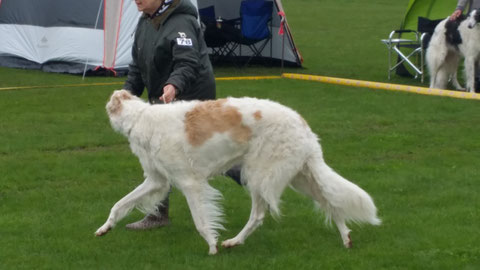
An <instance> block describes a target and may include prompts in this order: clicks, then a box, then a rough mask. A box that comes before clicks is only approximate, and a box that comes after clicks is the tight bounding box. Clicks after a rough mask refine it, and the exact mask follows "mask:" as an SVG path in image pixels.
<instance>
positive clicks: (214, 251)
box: [208, 246, 218, 255]
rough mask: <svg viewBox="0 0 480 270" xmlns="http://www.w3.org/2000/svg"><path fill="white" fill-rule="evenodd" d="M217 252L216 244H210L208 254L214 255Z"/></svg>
mask: <svg viewBox="0 0 480 270" xmlns="http://www.w3.org/2000/svg"><path fill="white" fill-rule="evenodd" d="M217 252H218V248H217V246H210V249H209V250H208V255H215V254H217Z"/></svg>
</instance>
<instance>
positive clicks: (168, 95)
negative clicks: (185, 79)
mask: <svg viewBox="0 0 480 270" xmlns="http://www.w3.org/2000/svg"><path fill="white" fill-rule="evenodd" d="M175 92H176V91H175V86H174V85H173V84H167V85H165V87H163V95H162V96H161V97H160V100H161V101H163V102H164V103H170V102H172V101H173V100H175Z"/></svg>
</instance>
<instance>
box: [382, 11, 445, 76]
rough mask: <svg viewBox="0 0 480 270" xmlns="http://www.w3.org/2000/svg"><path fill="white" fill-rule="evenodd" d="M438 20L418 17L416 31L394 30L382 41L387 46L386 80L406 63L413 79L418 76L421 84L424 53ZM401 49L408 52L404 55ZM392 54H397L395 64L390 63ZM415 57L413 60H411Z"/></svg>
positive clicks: (423, 70)
mask: <svg viewBox="0 0 480 270" xmlns="http://www.w3.org/2000/svg"><path fill="white" fill-rule="evenodd" d="M441 21H442V19H439V20H430V19H428V18H424V17H418V24H417V30H418V31H415V30H409V29H406V30H394V31H392V32H391V33H390V35H389V37H388V39H382V42H383V43H384V44H385V45H387V48H388V79H389V80H390V77H391V75H390V74H391V72H392V71H393V70H397V73H398V69H399V68H400V67H403V66H402V64H403V63H406V64H407V65H408V66H409V67H411V68H412V69H413V72H414V73H415V78H418V76H420V78H421V79H420V80H421V82H422V83H423V81H424V77H425V60H424V59H425V52H426V49H427V47H428V43H429V42H430V38H431V37H432V34H433V31H434V30H435V27H436V26H437V24H438V23H439V22H441ZM405 34H406V35H408V34H410V38H402V35H405ZM402 48H404V49H405V48H408V49H409V50H410V51H409V52H407V53H405V52H404V51H406V50H404V51H402ZM393 53H396V54H397V59H398V61H397V63H396V64H394V62H393V61H392V57H393ZM414 57H415V60H411V59H412V58H414Z"/></svg>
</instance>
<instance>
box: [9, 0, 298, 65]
mask: <svg viewBox="0 0 480 270" xmlns="http://www.w3.org/2000/svg"><path fill="white" fill-rule="evenodd" d="M191 1H192V2H193V3H194V4H195V6H197V7H199V8H202V7H204V6H209V5H215V8H216V11H217V14H218V15H219V16H222V17H223V18H226V19H228V18H236V17H238V16H239V7H240V2H241V0H198V4H197V0H191ZM274 3H275V5H274V6H275V7H276V10H274V14H273V18H274V19H273V29H274V30H273V46H272V48H273V49H272V53H271V55H272V57H274V58H277V59H281V58H282V38H281V36H279V35H278V34H277V32H278V29H279V27H280V17H279V16H278V15H277V12H278V11H282V10H283V8H282V5H281V2H280V0H274ZM140 15H141V14H140V13H139V12H138V11H137V8H136V5H135V3H134V1H132V0H82V1H78V0H35V1H31V0H0V66H7V67H19V68H35V69H42V70H45V71H52V72H67V73H82V72H83V71H84V67H85V66H86V64H87V66H88V70H89V71H90V70H95V69H98V68H104V69H107V70H117V71H119V70H126V69H127V67H128V64H129V62H130V60H131V46H132V42H133V35H134V32H135V26H136V23H137V20H138V18H139V16H140ZM285 26H286V31H285V32H286V42H285V43H284V44H285V46H284V47H285V50H284V52H285V53H284V54H283V55H284V59H285V61H287V62H291V63H293V64H295V65H301V60H300V59H301V58H300V55H299V53H298V51H297V50H296V48H295V45H294V43H293V39H292V37H291V34H290V31H289V29H288V24H285ZM268 50H269V49H268ZM264 55H265V56H267V55H268V57H270V52H269V51H268V52H265V54H264Z"/></svg>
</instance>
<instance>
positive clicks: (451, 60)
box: [443, 52, 465, 90]
mask: <svg viewBox="0 0 480 270" xmlns="http://www.w3.org/2000/svg"><path fill="white" fill-rule="evenodd" d="M459 62H460V55H459V54H458V53H454V52H449V53H448V54H447V57H446V58H445V63H444V64H443V68H444V69H445V70H446V72H447V73H448V74H449V76H450V78H448V79H449V80H450V82H451V83H452V85H453V86H454V87H455V89H457V90H465V88H463V87H462V86H461V85H460V83H459V82H458V78H457V71H458V64H459Z"/></svg>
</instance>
